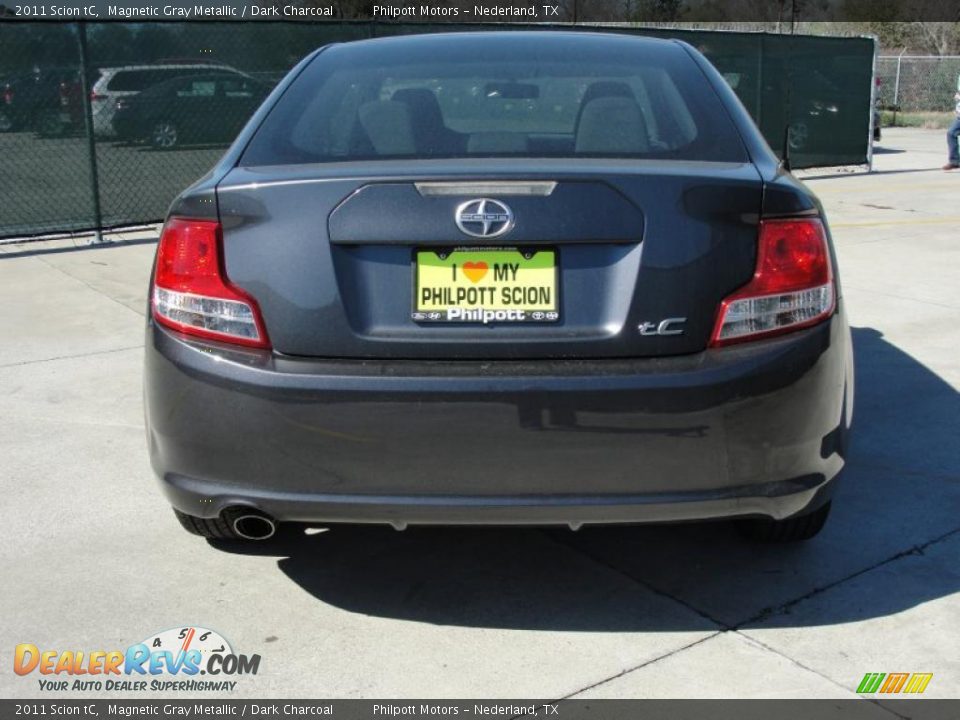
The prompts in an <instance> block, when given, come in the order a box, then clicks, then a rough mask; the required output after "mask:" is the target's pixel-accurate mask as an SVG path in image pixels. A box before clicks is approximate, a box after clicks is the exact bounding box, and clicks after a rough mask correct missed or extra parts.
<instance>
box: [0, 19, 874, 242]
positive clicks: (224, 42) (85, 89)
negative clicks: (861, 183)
mask: <svg viewBox="0 0 960 720" xmlns="http://www.w3.org/2000/svg"><path fill="white" fill-rule="evenodd" d="M495 27H496V29H509V30H519V29H531V26H527V27H524V26H522V25H517V24H510V25H500V26H495ZM533 27H534V29H536V26H533ZM483 29H486V30H489V29H491V27H490V26H483V25H460V26H451V25H449V24H440V25H424V24H406V25H405V24H399V23H371V22H356V23H347V22H338V23H307V22H255V23H216V22H196V23H175V22H155V23H122V22H109V23H84V24H78V23H52V22H47V23H24V22H0V158H3V171H2V172H0V238H2V237H19V236H26V235H39V234H43V233H53V232H68V231H79V230H90V229H105V228H112V227H121V226H129V225H141V224H146V223H150V222H157V221H160V220H162V219H163V217H164V215H165V213H166V211H167V208H168V206H169V204H170V202H171V201H172V199H173V198H174V197H175V196H176V195H177V194H178V193H179V192H180V191H181V190H183V189H184V188H185V187H186V186H187V185H189V184H190V183H192V182H193V181H194V180H196V179H197V178H198V177H200V176H201V175H203V174H204V173H205V172H206V171H207V170H209V168H210V167H212V166H213V164H214V163H215V162H216V160H217V159H218V158H219V157H220V155H221V154H222V153H223V151H224V149H225V148H226V147H227V145H228V144H229V143H230V142H231V140H232V139H233V137H234V136H235V134H236V132H237V131H238V130H239V129H240V128H241V127H242V125H243V123H244V121H245V120H246V118H247V117H249V115H250V114H251V113H252V112H253V110H254V109H255V108H256V106H257V105H258V104H259V103H260V101H261V100H262V98H263V97H264V96H265V94H266V93H267V92H268V91H269V90H270V88H271V87H272V86H273V84H275V83H276V82H277V81H278V80H279V79H280V78H281V77H283V75H284V74H285V73H286V72H287V70H288V69H289V68H290V67H291V66H292V65H293V64H294V63H295V62H297V61H298V60H299V59H300V58H301V57H303V56H304V55H306V54H307V53H309V52H310V51H312V50H313V49H315V48H316V47H318V46H321V45H324V44H326V43H330V42H343V41H349V40H355V39H362V38H370V37H377V36H381V35H395V34H400V33H423V32H434V31H450V30H458V31H473V30H483ZM590 29H591V30H597V28H595V27H594V28H590ZM610 30H615V31H617V32H635V33H639V34H647V35H656V36H662V37H676V38H679V39H682V40H686V41H687V42H689V43H691V44H692V45H694V46H696V47H697V48H699V49H700V50H701V51H702V52H703V53H704V54H706V55H707V57H709V58H710V59H711V61H713V63H714V64H715V65H716V66H717V67H718V69H719V70H720V71H721V72H722V73H723V74H724V76H725V77H726V78H727V80H728V82H730V84H731V85H732V86H733V88H734V89H735V90H736V92H737V94H738V95H739V96H740V98H741V100H742V101H743V103H744V105H745V106H746V108H747V110H748V111H749V112H750V113H751V114H752V115H753V117H754V119H755V120H756V121H757V124H758V125H759V127H760V128H761V131H762V132H763V133H764V135H765V137H766V138H767V139H768V141H769V142H770V145H771V146H772V147H773V148H775V149H777V150H778V151H779V149H780V148H782V146H783V140H784V131H785V128H786V126H787V124H788V123H789V124H791V127H792V129H793V130H794V131H795V132H794V133H793V134H792V135H791V142H790V148H791V161H792V162H793V164H794V166H795V167H809V166H816V165H841V164H856V163H864V162H866V161H867V159H868V157H869V139H868V136H869V128H870V114H871V104H870V103H871V89H872V68H873V54H874V43H873V41H872V40H871V39H867V38H827V37H807V36H793V35H770V34H763V33H724V32H713V31H679V30H651V29H640V30H636V29H633V30H628V29H625V28H622V27H618V28H615V29H614V28H611V29H610Z"/></svg>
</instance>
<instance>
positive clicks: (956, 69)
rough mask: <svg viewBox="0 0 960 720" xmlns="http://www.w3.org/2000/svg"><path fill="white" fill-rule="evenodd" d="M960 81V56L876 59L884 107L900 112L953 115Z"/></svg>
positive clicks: (880, 93)
mask: <svg viewBox="0 0 960 720" xmlns="http://www.w3.org/2000/svg"><path fill="white" fill-rule="evenodd" d="M958 78H960V55H953V56H918V55H901V56H896V55H894V56H883V57H878V58H877V79H878V80H879V84H878V86H877V97H878V99H879V103H880V105H881V107H883V108H885V109H890V110H893V109H896V110H898V111H900V112H950V111H952V110H953V108H954V105H955V104H956V101H955V100H954V99H953V96H954V94H955V93H956V92H957V89H958V84H957V83H958Z"/></svg>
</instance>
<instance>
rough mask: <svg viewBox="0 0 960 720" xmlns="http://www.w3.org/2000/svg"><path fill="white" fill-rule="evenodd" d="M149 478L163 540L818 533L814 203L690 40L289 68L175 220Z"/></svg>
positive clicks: (833, 308) (161, 288) (326, 54)
mask: <svg viewBox="0 0 960 720" xmlns="http://www.w3.org/2000/svg"><path fill="white" fill-rule="evenodd" d="M146 347H147V350H146V374H145V383H146V387H145V396H146V414H147V425H148V435H149V448H150V457H151V460H152V464H153V468H154V470H155V471H156V474H157V475H158V476H159V478H160V481H161V485H162V487H163V490H164V492H165V494H166V496H167V498H168V499H169V502H170V503H171V504H172V505H173V507H174V509H175V511H176V513H177V516H178V517H179V519H180V521H181V522H182V524H183V526H184V527H185V528H186V529H187V530H189V531H191V532H194V533H196V534H198V535H202V536H206V537H214V538H246V539H263V538H266V537H269V536H270V535H272V534H273V533H274V532H275V530H276V527H277V524H278V523H282V522H306V523H338V522H344V523H388V524H390V525H393V526H394V527H395V528H398V529H402V528H405V527H406V526H407V525H411V524H413V525H417V524H524V525H560V526H568V527H570V528H578V527H580V526H581V525H584V524H591V523H640V522H672V521H686V520H706V519H720V518H731V519H737V520H738V521H739V522H738V524H739V525H740V526H741V527H742V528H744V530H745V531H746V532H747V534H748V535H750V536H752V537H756V538H760V539H766V540H800V539H806V538H809V537H812V536H813V535H814V534H816V533H817V532H818V531H819V530H820V528H821V527H822V526H823V524H824V522H825V520H826V518H827V513H828V511H829V507H830V498H831V495H832V492H833V489H834V486H835V485H836V483H835V480H836V478H837V475H838V474H839V473H840V470H841V469H842V468H843V464H844V455H845V452H846V447H847V438H848V429H849V427H850V420H851V413H852V410H853V403H852V399H853V377H852V356H851V341H850V332H849V328H848V326H847V321H846V317H845V314H844V304H843V298H842V295H841V291H840V285H839V282H838V279H837V264H836V258H835V257H834V252H833V248H832V245H831V240H830V233H829V230H828V229H827V224H826V221H825V219H824V216H823V211H822V208H821V206H820V203H819V202H818V201H817V199H816V198H815V197H814V196H813V195H812V194H811V193H810V192H809V191H808V190H807V189H806V188H805V187H804V186H803V185H802V184H801V183H799V182H798V181H797V180H795V179H794V178H793V177H792V176H791V175H790V173H789V172H786V171H785V170H784V169H783V168H782V167H781V166H780V165H779V163H778V161H777V158H776V157H775V155H774V154H773V153H772V152H771V150H770V148H769V147H768V146H767V145H766V143H765V142H764V141H763V139H762V138H761V136H760V134H759V132H758V131H757V129H756V127H755V126H754V124H753V122H752V121H751V119H750V117H749V116H748V115H747V113H746V112H745V110H744V109H743V107H742V106H741V104H740V103H739V102H738V100H737V98H736V96H735V95H734V94H733V92H732V91H731V90H730V88H729V87H728V86H727V84H726V83H725V82H724V80H723V78H722V77H721V76H720V75H719V74H718V73H717V72H716V70H715V69H714V68H713V67H712V66H711V65H710V64H709V62H707V61H706V60H705V59H704V58H703V56H701V55H700V54H699V53H698V52H697V51H696V50H694V49H693V48H691V47H690V46H688V45H686V44H684V43H681V42H673V41H666V40H654V39H645V38H637V37H628V36H621V35H615V34H593V33H578V32H547V31H543V32H536V31H534V32H502V33H496V32H494V33H486V32H476V33H463V34H437V35H423V36H407V37H398V38H389V39H378V40H371V41H361V42H355V43H347V44H342V45H331V46H328V47H325V48H323V49H321V50H318V51H316V52H314V53H313V54H311V55H310V56H309V57H307V58H306V59H304V60H303V61H302V62H301V63H300V64H299V65H297V66H296V67H295V68H294V69H293V70H292V71H291V72H290V73H289V75H288V76H287V77H286V78H285V79H284V80H283V81H282V82H281V83H280V84H279V85H278V86H277V87H276V88H275V89H274V90H273V92H272V93H271V94H270V95H269V97H268V98H267V99H266V100H265V102H264V104H263V105H262V106H261V107H260V108H259V110H257V112H256V113H255V114H254V115H253V117H252V118H251V119H250V121H249V123H248V124H247V126H246V127H245V128H244V130H243V131H242V132H241V134H240V136H239V137H238V138H237V140H236V141H235V142H234V144H233V146H232V147H231V148H230V149H229V150H228V152H227V153H226V155H225V156H224V157H223V159H222V160H221V161H220V163H219V164H218V165H217V166H216V167H215V168H214V169H213V170H212V171H211V172H210V173H209V174H208V175H206V176H205V177H204V178H202V179H201V180H199V181H198V182H197V183H196V184H195V185H193V186H192V187H191V188H189V189H188V190H186V191H185V192H184V193H183V194H182V195H181V196H180V197H179V198H177V200H176V201H175V202H174V203H173V205H172V207H171V209H170V213H169V217H168V218H167V221H166V224H165V225H164V228H163V233H162V237H161V239H160V243H159V247H158V250H157V257H156V265H155V267H154V272H153V277H152V279H151V286H150V313H149V320H148V324H147V342H146Z"/></svg>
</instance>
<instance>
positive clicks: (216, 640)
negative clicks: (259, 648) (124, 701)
mask: <svg viewBox="0 0 960 720" xmlns="http://www.w3.org/2000/svg"><path fill="white" fill-rule="evenodd" d="M13 670H14V672H15V673H16V674H17V675H21V676H30V675H34V674H37V675H39V676H41V677H38V678H37V682H38V683H39V687H40V690H46V691H71V690H93V691H98V692H104V691H106V692H121V693H123V692H144V691H155V692H172V691H185V692H196V691H200V690H211V691H216V692H231V691H233V690H234V689H235V688H236V685H237V681H236V680H233V679H232V678H234V677H237V676H241V675H256V674H257V672H258V671H259V670H260V656H259V655H241V654H238V653H235V652H234V651H233V648H232V647H231V645H230V643H229V642H227V640H226V639H225V638H224V637H223V636H222V635H220V634H219V633H217V632H215V631H213V630H208V629H207V628H202V627H184V628H173V629H170V630H164V631H163V632H161V633H156V634H155V635H151V636H150V637H148V638H147V639H146V640H144V641H143V642H139V643H134V644H133V645H130V646H129V647H128V648H127V649H126V650H90V651H86V650H74V649H70V650H49V649H41V648H39V647H37V646H36V645H33V644H31V643H21V644H19V645H17V647H16V649H15V650H14V655H13Z"/></svg>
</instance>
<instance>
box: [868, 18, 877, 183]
mask: <svg viewBox="0 0 960 720" xmlns="http://www.w3.org/2000/svg"><path fill="white" fill-rule="evenodd" d="M872 39H873V69H872V70H871V72H870V107H869V109H868V110H867V113H868V117H869V118H870V122H869V124H868V125H867V133H868V135H867V172H873V113H874V110H876V107H877V45H878V42H877V38H876V37H874V38H872Z"/></svg>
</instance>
